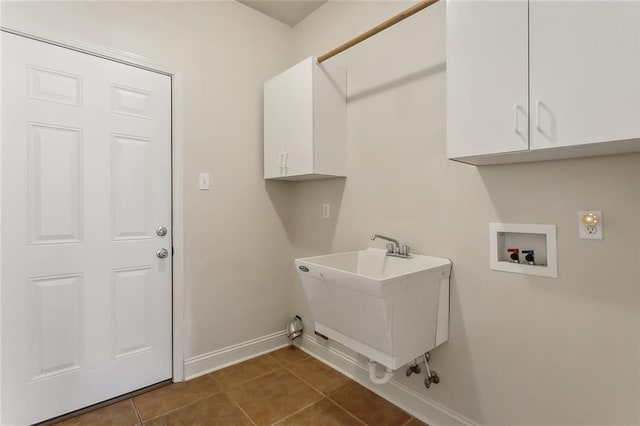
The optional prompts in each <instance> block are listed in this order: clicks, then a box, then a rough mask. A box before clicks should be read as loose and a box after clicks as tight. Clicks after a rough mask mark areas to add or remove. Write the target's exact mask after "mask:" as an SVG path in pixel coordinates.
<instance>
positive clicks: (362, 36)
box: [318, 0, 439, 63]
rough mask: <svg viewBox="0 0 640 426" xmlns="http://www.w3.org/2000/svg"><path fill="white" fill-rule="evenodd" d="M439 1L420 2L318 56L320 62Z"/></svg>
mask: <svg viewBox="0 0 640 426" xmlns="http://www.w3.org/2000/svg"><path fill="white" fill-rule="evenodd" d="M438 1H439V0H421V1H419V2H418V3H416V4H414V5H413V6H411V7H410V8H409V9H407V10H405V11H404V12H400V13H398V14H397V15H396V16H394V17H392V18H389V19H387V20H386V21H384V22H383V23H381V24H379V25H377V26H375V27H373V28H371V29H370V30H369V31H367V32H364V33H362V34H360V35H359V36H358V37H356V38H354V39H351V40H349V41H348V42H346V43H344V44H342V45H340V46H338V47H336V48H335V49H333V50H332V51H330V52H327V53H325V54H324V55H322V56H318V62H319V63H322V62H324V61H326V60H327V59H329V58H333V57H334V56H336V55H337V54H339V53H342V52H344V51H345V50H347V49H349V48H351V47H353V46H355V45H356V44H358V43H360V42H363V41H365V40H366V39H368V38H369V37H372V36H374V35H376V34H378V33H379V32H381V31H384V30H386V29H387V28H389V27H390V26H392V25H395V24H397V23H398V22H400V21H403V20H405V19H407V18H408V17H409V16H411V15H413V14H414V13H418V12H420V11H421V10H422V9H426V8H427V7H429V6H431V5H432V4H434V3H437V2H438Z"/></svg>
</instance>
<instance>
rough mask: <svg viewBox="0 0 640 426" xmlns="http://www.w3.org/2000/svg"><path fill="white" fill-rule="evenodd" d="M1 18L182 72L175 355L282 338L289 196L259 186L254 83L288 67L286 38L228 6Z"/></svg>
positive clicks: (40, 9) (147, 6) (111, 8)
mask: <svg viewBox="0 0 640 426" xmlns="http://www.w3.org/2000/svg"><path fill="white" fill-rule="evenodd" d="M2 13H3V14H4V15H6V16H9V17H12V18H14V19H20V20H23V21H26V22H29V23H32V24H34V25H41V26H44V27H45V28H49V29H52V30H54V31H58V32H62V33H64V34H68V35H71V36H76V37H78V38H80V39H83V40H85V41H90V42H94V43H99V44H102V45H106V46H109V47H113V48H116V49H122V50H125V51H128V52H132V53H136V54H139V55H142V56H145V57H148V58H150V59H153V60H154V61H156V62H159V63H163V64H165V65H168V66H170V67H172V68H175V69H178V70H181V71H182V73H183V77H184V91H185V97H184V106H185V107H184V118H185V123H184V127H185V141H186V142H185V147H184V155H185V177H184V180H185V188H184V192H185V206H184V210H185V222H186V223H185V271H186V333H187V336H186V348H185V356H186V357H187V358H188V357H192V356H195V355H201V354H203V353H207V352H209V351H214V350H217V349H220V348H224V347H227V346H229V345H232V344H237V343H240V342H243V341H246V340H249V339H253V338H256V337H259V336H263V335H266V334H269V333H273V332H276V331H281V330H283V329H284V327H285V324H286V319H287V318H288V316H289V312H288V310H287V308H288V299H287V295H288V286H289V280H288V278H287V273H288V271H289V262H290V258H291V256H290V252H289V248H290V244H289V241H288V238H287V234H286V232H285V231H284V228H283V225H282V221H283V220H287V218H286V214H287V213H286V206H287V205H288V198H289V196H288V194H287V192H286V190H287V188H286V183H285V184H279V183H268V184H265V181H264V180H263V178H262V161H263V160H262V84H263V83H264V81H265V80H266V79H268V78H270V77H271V76H273V75H275V74H277V73H278V72H280V71H281V70H282V69H284V68H285V67H286V65H287V63H288V62H289V61H288V59H289V55H290V35H291V29H290V28H289V27H287V26H285V25H284V24H281V23H279V22H277V21H274V20H272V19H269V18H267V17H265V16H264V15H261V14H259V13H258V12H255V11H253V10H252V9H249V8H247V7H246V6H243V5H240V4H238V3H236V2H234V1H233V2H232V1H227V2H176V3H172V2H139V3H137V2H123V3H117V2H44V3H31V2H20V3H5V2H3V4H2ZM201 171H204V172H210V173H211V184H212V188H211V190H210V191H208V192H206V191H199V190H198V189H197V184H198V173H199V172H201ZM274 206H279V208H280V211H277V210H276V208H275V207H274ZM282 206H284V207H282ZM283 277H284V278H283Z"/></svg>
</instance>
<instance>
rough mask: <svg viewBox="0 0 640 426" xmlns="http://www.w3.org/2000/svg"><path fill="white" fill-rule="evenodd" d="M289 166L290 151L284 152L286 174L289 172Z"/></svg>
mask: <svg viewBox="0 0 640 426" xmlns="http://www.w3.org/2000/svg"><path fill="white" fill-rule="evenodd" d="M288 168H289V153H288V152H285V153H284V174H285V175H286V174H287V169H288Z"/></svg>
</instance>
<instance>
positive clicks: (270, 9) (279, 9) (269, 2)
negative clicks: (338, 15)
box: [238, 0, 327, 27]
mask: <svg viewBox="0 0 640 426" xmlns="http://www.w3.org/2000/svg"><path fill="white" fill-rule="evenodd" d="M238 2H240V3H242V4H244V5H247V6H249V7H250V8H252V9H255V10H257V11H258V12H261V13H264V14H265V15H267V16H270V17H272V18H273V19H277V20H278V21H280V22H282V23H284V24H287V25H289V26H290V27H295V26H296V24H297V23H298V22H300V21H302V20H303V19H304V18H306V17H307V15H309V14H310V13H311V12H313V11H314V10H316V9H317V8H319V7H320V6H322V5H323V4H324V3H326V2H327V0H238Z"/></svg>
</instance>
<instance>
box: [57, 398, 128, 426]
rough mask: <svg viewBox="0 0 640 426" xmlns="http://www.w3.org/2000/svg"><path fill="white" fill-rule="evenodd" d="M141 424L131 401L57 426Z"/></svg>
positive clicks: (122, 402) (123, 425)
mask: <svg viewBox="0 0 640 426" xmlns="http://www.w3.org/2000/svg"><path fill="white" fill-rule="evenodd" d="M138 423H139V420H138V416H137V415H136V412H135V410H134V409H133V405H132V403H131V400H130V399H127V400H126V401H121V402H118V403H116V404H112V405H108V406H106V407H103V408H98V409H97V410H94V411H90V412H88V413H86V414H82V415H80V416H77V417H73V418H71V419H69V420H65V421H63V422H61V423H56V424H57V425H64V426H76V425H96V426H106V425H113V426H134V425H136V424H138Z"/></svg>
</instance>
